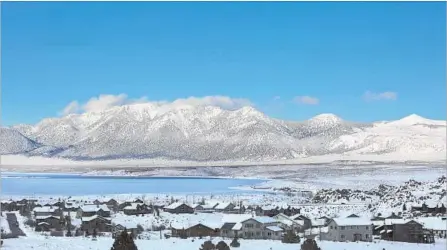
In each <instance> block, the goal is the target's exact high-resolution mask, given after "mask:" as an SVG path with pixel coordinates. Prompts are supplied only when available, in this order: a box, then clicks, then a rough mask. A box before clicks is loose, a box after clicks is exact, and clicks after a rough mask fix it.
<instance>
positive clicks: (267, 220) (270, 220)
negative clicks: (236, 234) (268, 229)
mask: <svg viewBox="0 0 447 250" xmlns="http://www.w3.org/2000/svg"><path fill="white" fill-rule="evenodd" d="M251 219H253V220H255V221H257V222H259V223H262V224H268V223H276V222H277V220H276V219H274V218H272V217H268V216H258V217H253V218H251Z"/></svg>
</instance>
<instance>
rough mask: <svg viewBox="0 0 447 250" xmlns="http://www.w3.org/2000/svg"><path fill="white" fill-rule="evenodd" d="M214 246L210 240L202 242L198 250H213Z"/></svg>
mask: <svg viewBox="0 0 447 250" xmlns="http://www.w3.org/2000/svg"><path fill="white" fill-rule="evenodd" d="M215 249H216V246H215V245H214V244H213V242H211V241H210V240H208V241H205V242H203V244H202V246H201V247H200V248H199V250H215Z"/></svg>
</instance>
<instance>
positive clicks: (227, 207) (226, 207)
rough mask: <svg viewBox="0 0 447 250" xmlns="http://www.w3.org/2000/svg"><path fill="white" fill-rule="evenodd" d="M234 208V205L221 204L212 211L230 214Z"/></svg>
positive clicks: (228, 203)
mask: <svg viewBox="0 0 447 250" xmlns="http://www.w3.org/2000/svg"><path fill="white" fill-rule="evenodd" d="M234 207H236V205H234V204H233V203H231V202H222V203H219V204H217V206H216V207H215V208H214V209H215V210H216V211H217V212H230V211H232V210H233V209H234Z"/></svg>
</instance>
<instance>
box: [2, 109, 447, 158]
mask: <svg viewBox="0 0 447 250" xmlns="http://www.w3.org/2000/svg"><path fill="white" fill-rule="evenodd" d="M445 129H446V122H445V121H434V120H429V119H425V118H422V117H419V116H417V115H411V116H408V117H405V118H403V119H401V120H397V121H390V122H380V123H373V124H360V123H354V122H348V121H344V120H343V119H341V118H339V117H337V116H335V115H333V114H322V115H318V116H316V117H314V118H312V119H310V120H307V121H304V122H289V121H281V120H277V119H273V118H270V117H268V116H266V115H265V114H263V113H261V112H259V111H258V110H256V109H254V108H252V107H243V108H241V109H237V110H225V109H222V108H219V107H214V106H193V105H182V106H178V105H177V106H170V105H161V104H160V105H155V104H132V105H124V106H118V107H113V108H110V109H107V110H105V111H101V112H87V113H83V114H72V115H68V116H65V117H62V118H51V119H45V120H42V121H41V122H40V123H38V124H36V125H34V126H32V125H17V126H14V127H13V128H11V129H10V130H8V131H9V133H16V134H17V135H21V134H23V135H25V136H27V137H28V138H30V139H27V138H25V137H23V136H17V138H15V137H11V136H8V135H7V134H6V133H5V132H2V134H0V140H1V143H2V144H4V147H2V151H1V153H2V154H7V153H13V154H19V153H23V154H25V153H26V154H27V155H32V156H45V157H62V158H69V159H73V160H107V159H148V158H151V159H164V160H182V161H201V162H212V161H236V160H237V161H272V160H290V159H301V158H306V157H313V156H324V155H359V156H364V158H365V159H368V157H372V156H384V155H386V154H388V155H389V154H393V155H398V158H399V159H400V160H401V161H406V160H408V159H409V158H411V159H412V160H414V159H415V158H416V159H418V157H419V156H420V157H419V158H421V159H423V160H424V161H430V160H434V161H439V160H440V159H441V160H442V159H445V154H446V134H445ZM18 132H20V133H18ZM28 141H29V145H28V144H26V147H25V145H24V144H25V142H28ZM33 141H36V142H39V143H41V144H42V145H44V146H41V148H39V149H38V150H34V151H33V152H32V153H28V151H30V149H34V148H36V147H37V146H35V145H36V144H35V143H33ZM18 145H21V146H18Z"/></svg>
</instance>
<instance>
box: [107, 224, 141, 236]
mask: <svg viewBox="0 0 447 250" xmlns="http://www.w3.org/2000/svg"><path fill="white" fill-rule="evenodd" d="M142 229H143V228H142V227H139V226H138V224H136V223H134V222H121V223H120V224H116V225H114V226H113V227H112V233H113V234H114V235H115V236H116V235H117V234H119V233H121V232H122V231H124V230H126V231H127V232H129V233H131V234H132V236H133V237H134V238H135V237H137V236H138V235H139V234H141V233H142V232H143V231H142Z"/></svg>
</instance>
